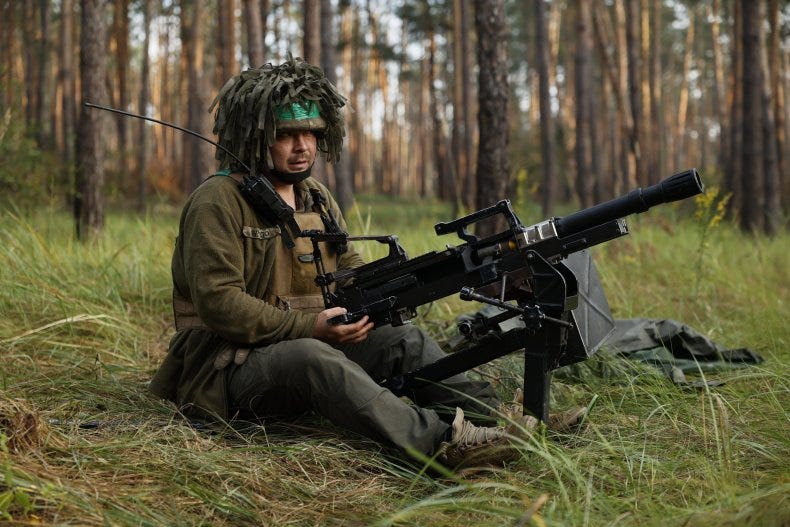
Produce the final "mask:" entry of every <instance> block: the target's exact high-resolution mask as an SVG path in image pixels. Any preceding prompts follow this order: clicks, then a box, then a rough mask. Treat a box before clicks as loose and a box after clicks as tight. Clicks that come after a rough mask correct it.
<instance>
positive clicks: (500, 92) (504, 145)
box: [475, 0, 510, 236]
mask: <svg viewBox="0 0 790 527" xmlns="http://www.w3.org/2000/svg"><path fill="white" fill-rule="evenodd" d="M475 28H476V30H477V63H478V67H479V74H478V89H479V93H478V104H479V111H478V127H479V130H480V141H479V153H478V159H477V201H476V207H477V208H478V209H480V208H483V207H488V206H491V205H493V204H495V203H496V202H497V201H499V200H501V199H503V198H504V197H505V196H504V194H505V189H506V188H507V184H508V179H509V176H510V161H509V158H508V138H509V129H508V128H509V122H508V119H507V118H505V116H507V115H508V97H509V94H510V88H509V85H508V78H507V70H508V59H507V33H506V28H505V2H504V0H494V1H483V0H475ZM498 219H499V220H501V219H500V218H498ZM492 223H493V222H485V223H482V224H480V225H479V226H478V227H479V228H478V229H477V232H478V234H479V235H481V236H487V235H491V234H494V233H495V232H497V231H498V230H499V227H500V225H493V224H492Z"/></svg>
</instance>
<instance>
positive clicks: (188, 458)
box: [0, 197, 790, 527]
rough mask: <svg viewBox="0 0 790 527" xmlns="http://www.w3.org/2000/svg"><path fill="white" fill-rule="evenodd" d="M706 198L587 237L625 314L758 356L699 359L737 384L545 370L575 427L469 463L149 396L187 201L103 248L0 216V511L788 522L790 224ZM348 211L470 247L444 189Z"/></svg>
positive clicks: (227, 520)
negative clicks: (719, 363)
mask: <svg viewBox="0 0 790 527" xmlns="http://www.w3.org/2000/svg"><path fill="white" fill-rule="evenodd" d="M714 198H715V199H713V200H709V201H706V202H704V203H702V202H701V203H699V204H698V209H697V210H698V214H697V217H696V218H684V217H683V216H682V213H681V212H680V210H679V209H677V208H675V207H664V208H662V210H660V211H651V212H650V213H649V214H647V215H644V217H637V218H632V219H630V220H629V223H630V227H631V231H632V235H631V236H628V237H626V238H624V239H619V240H616V241H614V242H612V243H609V244H606V245H604V246H602V247H599V248H597V249H596V250H595V251H594V254H595V258H596V261H597V263H598V267H599V272H600V274H601V276H602V280H603V282H604V285H605V287H606V290H607V293H608V296H609V302H610V304H611V306H612V308H613V311H614V313H615V315H616V316H617V317H618V318H628V317H636V316H645V317H651V318H672V319H676V320H681V321H684V322H685V323H687V324H689V325H691V326H693V327H694V328H696V329H698V330H699V331H701V332H703V333H704V334H705V335H707V336H708V337H710V338H712V339H714V340H716V341H719V342H721V343H722V344H723V345H725V346H726V347H732V348H735V347H743V346H747V347H750V348H752V349H754V350H755V351H757V352H758V353H760V354H761V355H763V357H764V358H765V359H766V360H765V362H764V363H763V364H761V365H759V366H754V367H749V368H743V369H732V370H728V371H721V372H709V371H704V372H703V371H702V370H701V371H700V372H699V375H698V377H705V376H708V377H711V378H716V379H718V380H723V381H726V382H725V384H723V385H721V386H717V387H713V388H710V387H706V388H703V389H681V388H678V387H676V386H675V385H673V384H672V383H670V382H669V381H668V380H667V379H666V378H665V377H664V376H663V374H661V373H660V372H659V371H658V370H654V369H652V368H649V367H646V366H644V365H639V364H633V363H629V362H626V361H624V360H622V359H618V358H616V357H613V356H610V355H606V354H603V353H599V354H597V355H595V356H594V357H592V358H590V359H589V360H587V361H586V362H585V363H583V364H581V365H578V366H576V367H574V368H568V369H567V370H565V371H560V372H557V374H556V376H555V381H554V383H553V387H552V390H553V391H552V406H553V407H555V408H565V407H569V406H572V405H579V404H585V405H590V407H591V408H590V412H589V415H588V418H587V419H586V421H585V423H584V424H583V426H582V427H581V429H580V430H578V431H577V432H576V433H574V434H570V435H559V434H554V433H551V432H547V433H541V434H533V435H530V436H528V437H527V438H526V439H522V440H521V441H520V442H519V443H518V450H519V457H518V459H517V460H516V461H514V462H512V463H510V464H508V465H507V466H505V467H487V468H480V469H474V470H465V471H459V472H450V471H446V470H441V469H438V468H437V467H435V466H434V467H431V460H428V459H419V457H418V456H413V457H409V456H404V455H401V454H398V453H396V452H392V451H390V450H388V449H385V448H383V447H381V446H380V445H378V444H376V443H374V442H372V441H370V440H367V439H365V438H362V437H359V436H356V435H354V434H350V433H348V432H344V431H342V430H338V429H336V428H334V427H332V426H331V425H329V424H327V423H325V422H323V421H322V420H321V419H319V418H317V417H315V416H307V417H305V418H304V419H299V420H296V421H290V422H265V423H262V424H255V425H252V424H251V425H249V426H245V427H241V426H237V427H235V428H232V427H230V426H228V425H226V424H222V423H219V424H213V425H211V426H199V423H190V422H189V421H188V420H186V419H184V418H183V417H182V416H180V415H179V414H178V412H177V411H175V409H174V408H173V407H172V406H171V405H170V404H168V403H165V402H163V401H159V400H157V399H155V398H154V397H152V396H151V395H149V393H148V392H147V383H148V381H149V379H150V378H151V375H152V374H153V372H154V371H155V369H156V367H157V365H158V363H159V361H160V360H161V359H162V357H163V356H164V354H165V351H166V347H167V343H168V339H169V338H170V335H171V334H172V329H171V325H170V324H171V322H170V317H171V314H170V312H171V311H170V304H169V302H170V278H169V261H170V251H171V249H172V246H173V239H174V236H175V227H176V224H177V211H174V210H164V211H159V212H158V213H157V215H156V216H151V215H149V216H144V217H138V216H130V215H118V216H110V217H109V218H108V219H107V227H106V230H105V233H104V235H103V237H102V238H101V239H100V240H98V241H97V242H96V243H95V244H93V245H81V244H78V243H76V242H74V241H73V237H72V233H71V228H72V227H71V221H70V220H69V219H68V218H67V217H66V216H64V215H62V214H60V213H57V212H53V211H43V212H42V213H41V214H40V215H30V216H26V217H22V216H19V215H13V214H11V213H9V212H6V213H2V215H0V226H1V227H2V228H0V284H2V287H0V353H2V357H3V367H2V369H0V523H8V524H20V525H25V524H51V525H151V526H154V525H157V526H158V525H219V526H222V525H233V526H236V525H352V526H354V525H380V526H395V525H431V526H457V525H522V526H523V525H538V526H540V525H583V526H595V525H639V526H640V527H641V526H644V525H689V526H697V525H733V526H735V525H754V526H758V525H760V526H762V525H767V526H772V525H776V526H779V525H787V524H790V505H789V504H788V496H790V492H789V491H790V480H789V479H788V474H790V471H788V455H787V454H788V451H790V449H788V434H787V429H788V422H790V416H789V415H788V410H787V409H788V408H790V397H788V394H790V386H789V384H790V383H789V382H788V380H789V377H788V364H790V360H788V359H790V357H789V356H788V344H790V342H789V341H790V332H789V331H788V325H787V322H786V314H787V305H788V299H789V298H790V295H788V292H789V291H788V289H790V265H788V263H789V262H788V253H787V247H788V246H789V245H790V244H788V242H789V241H790V240H788V235H787V233H782V234H780V235H779V236H776V237H774V238H767V237H760V236H757V237H749V236H746V235H744V234H743V233H741V232H740V231H738V230H737V229H735V228H733V227H732V226H731V225H729V224H727V223H726V222H722V221H721V218H717V211H718V210H719V205H718V203H720V201H721V199H722V198H721V197H714ZM406 207H408V210H409V214H403V210H404V209H405V208H406ZM664 209H666V210H664ZM45 212H46V213H45ZM533 215H534V213H533ZM522 218H523V219H524V220H525V222H527V223H530V222H532V221H538V220H540V219H541V218H537V217H530V212H523V213H522ZM348 219H349V223H350V229H351V231H352V233H354V234H361V233H370V234H377V233H381V234H384V233H395V234H398V235H400V236H401V241H402V243H403V245H404V247H405V248H406V249H407V251H408V252H409V254H410V255H412V256H417V255H419V254H422V253H424V252H426V251H428V250H432V249H438V248H441V247H443V246H444V244H446V243H455V244H458V243H460V242H458V241H457V240H454V239H451V238H453V237H452V236H444V237H437V236H435V235H434V234H433V224H434V223H435V222H436V221H444V220H448V219H450V218H449V209H448V208H447V207H444V206H443V205H441V204H438V203H428V204H424V205H423V204H421V206H420V207H416V206H413V205H410V204H408V203H406V202H393V201H391V200H382V199H379V198H377V197H366V198H364V199H363V200H361V203H360V205H359V207H358V209H357V210H356V212H354V211H352V213H350V214H348ZM714 220H715V221H714ZM379 250H381V248H379V247H376V246H375V244H374V245H373V246H371V247H369V248H367V247H366V248H364V249H363V252H364V253H365V254H367V256H368V257H369V258H373V257H375V256H380V254H378V253H377V252H376V251H379ZM477 307H478V306H472V305H469V304H467V303H464V302H462V301H460V300H459V299H456V298H449V299H444V300H442V301H439V302H436V303H434V304H433V305H431V306H426V307H425V308H424V309H422V310H421V315H420V320H419V323H420V324H422V325H423V326H424V327H426V328H428V329H429V330H430V331H431V332H432V333H433V334H434V335H435V337H436V338H437V339H438V340H440V341H443V342H447V341H448V340H449V339H450V338H451V336H452V334H453V332H454V330H453V329H452V326H453V324H452V320H453V318H454V317H455V316H456V315H458V314H460V313H462V312H467V311H473V310H475V309H477ZM522 367H523V362H522V359H521V357H518V356H515V355H514V356H510V357H504V358H502V359H499V360H497V361H495V362H494V363H492V364H489V365H486V366H485V367H483V368H480V369H479V371H478V372H477V373H476V374H477V375H480V376H482V377H484V378H486V379H488V380H490V381H491V382H492V383H493V385H494V386H495V388H496V389H497V390H498V391H499V392H500V394H501V395H502V397H503V398H504V399H509V398H510V394H512V392H513V390H514V388H515V387H517V386H519V385H520V384H521V383H522V379H521V375H522V373H523V372H522ZM593 403H594V404H593Z"/></svg>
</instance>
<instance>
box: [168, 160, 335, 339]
mask: <svg viewBox="0 0 790 527" xmlns="http://www.w3.org/2000/svg"><path fill="white" fill-rule="evenodd" d="M222 175H228V176H230V177H233V179H236V180H237V181H238V180H239V176H238V175H237V174H226V173H223V174H222ZM312 209H313V211H312V212H295V213H294V219H295V220H296V223H297V224H298V225H299V227H300V229H301V230H303V231H304V230H324V229H325V226H324V222H323V220H322V219H321V214H322V213H324V214H326V211H323V210H321V204H320V203H316V202H314V203H313V204H312ZM294 243H295V246H294V248H293V249H288V248H287V247H286V246H285V243H283V242H282V240H281V239H280V240H277V242H276V243H275V247H276V249H275V251H276V252H275V257H274V266H273V269H272V275H271V276H270V277H269V284H268V286H267V288H266V292H265V293H264V295H263V300H264V301H265V302H267V303H268V304H271V305H273V306H274V307H276V308H278V309H282V310H286V311H287V310H290V309H295V310H299V311H305V312H307V313H318V312H320V311H323V310H324V309H325V307H324V298H323V295H322V294H321V289H320V288H319V287H318V286H317V285H316V284H315V277H316V267H315V256H314V254H313V244H312V241H311V240H310V238H302V237H297V238H296V239H295V240H294ZM319 248H320V250H321V256H322V260H323V264H324V270H325V272H328V273H331V272H334V271H335V270H337V254H336V253H335V251H333V250H331V249H330V247H329V246H328V244H326V243H325V242H319ZM331 287H334V286H331ZM173 314H174V318H175V327H176V331H180V330H182V329H187V328H206V327H207V326H206V325H205V323H204V322H203V321H202V320H201V319H200V316H199V315H198V314H197V310H196V309H195V305H194V304H193V303H192V302H191V301H190V300H188V299H186V298H184V297H182V296H181V295H179V294H178V293H177V292H176V291H175V290H174V291H173Z"/></svg>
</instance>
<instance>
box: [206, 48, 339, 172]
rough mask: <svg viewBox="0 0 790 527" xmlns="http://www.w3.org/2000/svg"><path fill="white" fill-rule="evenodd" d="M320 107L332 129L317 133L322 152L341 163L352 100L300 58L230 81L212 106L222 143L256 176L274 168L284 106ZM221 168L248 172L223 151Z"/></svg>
mask: <svg viewBox="0 0 790 527" xmlns="http://www.w3.org/2000/svg"><path fill="white" fill-rule="evenodd" d="M308 101H314V102H316V103H317V104H318V105H319V107H320V108H321V117H323V119H324V121H325V122H326V129H325V130H324V131H323V132H322V133H319V134H317V138H318V150H319V151H320V152H323V153H324V154H325V156H326V159H327V161H328V162H330V163H334V162H336V161H337V160H338V159H340V152H341V150H342V147H343V136H344V135H345V130H344V127H343V115H342V113H341V111H340V109H341V108H342V107H343V106H344V105H345V103H346V99H345V98H344V97H343V96H342V95H340V93H338V91H337V89H336V88H335V86H334V85H333V84H332V83H331V82H329V80H327V78H326V77H325V76H324V73H323V71H321V69H320V68H318V67H316V66H313V65H311V64H308V63H307V62H305V61H303V60H302V59H300V58H293V57H289V58H288V60H287V61H286V62H284V63H282V64H280V65H277V66H273V65H272V64H266V65H265V66H263V67H261V68H259V69H249V70H246V71H244V72H242V73H241V74H240V75H236V76H235V77H233V78H232V79H230V80H229V81H228V82H227V83H226V84H225V86H223V87H222V89H221V90H220V91H219V93H218V94H217V97H216V98H215V99H214V102H212V103H211V107H210V108H209V111H213V110H214V107H215V106H216V108H217V111H216V114H215V116H214V133H215V134H217V136H218V138H219V140H218V142H219V144H220V145H222V146H223V147H225V148H227V149H228V150H230V151H231V152H233V153H234V154H235V155H236V156H237V157H239V159H241V160H242V161H244V162H245V163H247V164H248V165H249V168H250V169H251V171H252V172H253V173H257V172H259V171H260V170H261V169H265V167H269V166H271V160H270V154H269V148H270V147H271V146H272V145H273V144H274V141H275V137H276V134H277V128H276V127H277V117H276V115H277V110H278V108H280V107H281V106H282V105H289V104H292V103H305V102H308ZM216 158H217V159H218V160H219V161H220V169H228V168H230V169H231V170H234V171H238V170H241V168H242V167H240V166H239V164H238V162H237V161H236V160H234V159H233V158H232V157H231V156H229V155H228V154H227V153H226V152H223V151H222V150H220V149H217V153H216Z"/></svg>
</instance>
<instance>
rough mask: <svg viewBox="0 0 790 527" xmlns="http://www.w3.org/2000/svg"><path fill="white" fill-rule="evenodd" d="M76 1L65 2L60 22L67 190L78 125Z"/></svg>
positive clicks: (63, 131) (69, 185)
mask: <svg viewBox="0 0 790 527" xmlns="http://www.w3.org/2000/svg"><path fill="white" fill-rule="evenodd" d="M73 20H74V1H73V0H63V3H62V4H61V20H60V50H59V53H58V55H59V59H60V60H59V62H60V72H59V74H58V75H59V77H60V82H61V87H62V88H61V105H62V107H63V108H62V110H61V111H62V120H61V126H62V134H63V159H64V161H65V162H66V174H65V175H64V176H65V177H64V178H63V180H64V182H66V183H67V188H71V170H72V169H73V164H74V133H75V129H76V123H77V106H76V104H75V103H76V95H77V94H76V82H75V75H74V62H73V58H72V57H73V56H74V55H73V53H74V35H73V32H72V29H73V25H72V24H73Z"/></svg>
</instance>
